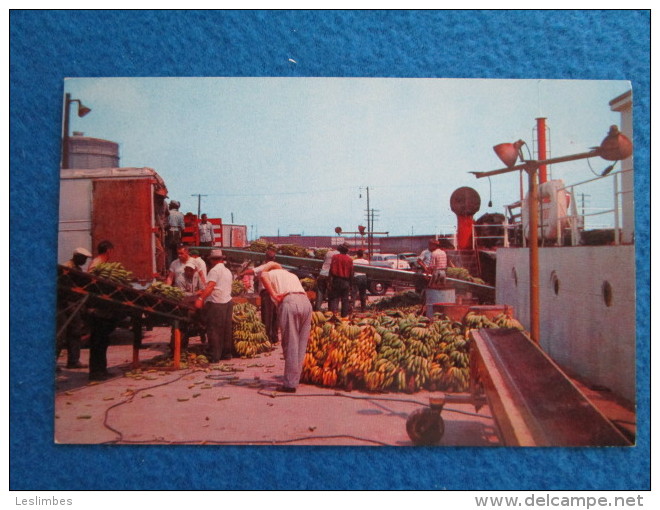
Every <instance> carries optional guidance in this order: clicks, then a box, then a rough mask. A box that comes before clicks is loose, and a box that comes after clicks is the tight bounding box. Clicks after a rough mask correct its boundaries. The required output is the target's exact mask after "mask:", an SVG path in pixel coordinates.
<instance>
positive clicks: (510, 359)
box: [471, 329, 631, 446]
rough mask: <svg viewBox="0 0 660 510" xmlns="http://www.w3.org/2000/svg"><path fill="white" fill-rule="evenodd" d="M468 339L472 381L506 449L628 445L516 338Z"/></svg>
mask: <svg viewBox="0 0 660 510" xmlns="http://www.w3.org/2000/svg"><path fill="white" fill-rule="evenodd" d="M472 338H473V346H472V358H473V360H472V363H471V371H472V377H473V378H474V382H476V386H477V387H481V388H483V391H484V392H485V394H486V397H487V399H488V403H489V406H490V407H491V409H492V412H493V416H494V417H495V420H496V422H497V424H498V428H499V429H500V433H501V435H502V437H503V439H504V441H505V443H506V444H507V445H511V446H513V445H517V446H630V445H631V444H630V442H629V441H628V439H627V438H626V437H625V436H624V435H623V434H622V433H621V432H620V431H619V430H618V429H617V428H616V427H615V426H614V425H613V424H612V423H611V422H610V421H609V420H608V419H607V418H606V417H605V416H604V415H603V414H602V413H601V412H600V411H599V410H598V409H597V408H596V407H595V406H594V405H593V404H592V403H591V402H590V401H589V400H588V399H587V398H586V397H585V395H584V394H583V393H582V392H581V391H580V390H579V389H578V388H577V387H576V386H575V385H574V384H573V383H572V382H571V381H570V379H568V377H566V375H565V374H564V373H563V372H562V371H561V369H560V368H559V367H558V366H557V365H556V364H555V363H554V362H553V361H552V360H551V359H550V358H549V357H548V356H547V355H546V354H545V353H544V352H543V351H542V350H541V349H540V348H539V346H538V345H536V344H535V343H534V342H532V341H531V340H530V339H529V338H527V337H526V336H525V335H523V334H522V333H521V332H519V331H517V330H508V329H480V330H475V331H473V332H472ZM474 387H475V386H473V388H474ZM473 391H474V390H473Z"/></svg>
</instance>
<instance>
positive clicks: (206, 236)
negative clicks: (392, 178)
mask: <svg viewBox="0 0 660 510" xmlns="http://www.w3.org/2000/svg"><path fill="white" fill-rule="evenodd" d="M198 229H199V245H200V246H213V244H214V243H215V234H214V233H213V224H212V223H210V222H209V220H208V218H207V216H206V214H202V220H201V222H200V223H199V225H198Z"/></svg>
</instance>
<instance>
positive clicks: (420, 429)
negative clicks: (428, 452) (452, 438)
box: [406, 408, 445, 446]
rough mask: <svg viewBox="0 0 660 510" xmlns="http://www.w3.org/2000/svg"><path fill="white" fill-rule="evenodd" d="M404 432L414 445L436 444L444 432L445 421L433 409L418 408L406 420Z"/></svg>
mask: <svg viewBox="0 0 660 510" xmlns="http://www.w3.org/2000/svg"><path fill="white" fill-rule="evenodd" d="M406 432H408V437H410V439H411V440H412V442H413V444H414V445H415V446H432V445H435V444H438V443H439V442H440V439H442V435H443V434H444V433H445V422H444V421H443V419H442V417H441V416H440V413H439V412H438V411H434V410H433V409H429V408H426V409H418V410H417V411H415V412H414V413H412V414H411V415H410V416H409V417H408V420H407V421H406Z"/></svg>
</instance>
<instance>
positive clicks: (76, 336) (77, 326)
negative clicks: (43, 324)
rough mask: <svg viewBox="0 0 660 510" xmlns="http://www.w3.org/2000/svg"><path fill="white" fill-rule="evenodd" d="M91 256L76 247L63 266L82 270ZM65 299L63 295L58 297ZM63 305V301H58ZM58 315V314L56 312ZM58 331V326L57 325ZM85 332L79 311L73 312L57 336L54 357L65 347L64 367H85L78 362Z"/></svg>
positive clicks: (86, 251) (57, 356)
mask: <svg viewBox="0 0 660 510" xmlns="http://www.w3.org/2000/svg"><path fill="white" fill-rule="evenodd" d="M90 258H92V254H91V253H90V252H89V251H88V250H86V249H85V248H76V249H75V250H74V251H73V256H72V257H71V259H69V260H68V261H67V262H65V263H64V266H65V267H69V268H71V269H75V270H77V271H82V270H83V265H84V264H85V263H86V262H87V259H90ZM60 299H64V300H66V299H65V298H64V297H62V298H60ZM58 304H60V305H62V306H63V305H64V303H59V302H58ZM58 316H59V314H58ZM58 331H59V327H58ZM84 332H85V323H84V322H83V320H82V317H81V315H80V313H79V312H77V313H76V314H75V316H74V317H72V318H71V319H70V321H69V324H68V325H67V327H66V329H65V330H64V331H63V332H62V335H60V337H59V338H58V343H57V353H56V356H55V359H56V360H57V358H59V357H60V353H61V352H62V349H63V348H65V347H66V351H67V362H66V368H87V365H86V364H85V363H81V362H80V345H81V343H82V336H83V334H84Z"/></svg>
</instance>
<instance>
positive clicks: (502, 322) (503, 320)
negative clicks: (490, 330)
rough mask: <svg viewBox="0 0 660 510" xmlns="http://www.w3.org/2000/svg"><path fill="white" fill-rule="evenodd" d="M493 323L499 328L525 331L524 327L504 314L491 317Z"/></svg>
mask: <svg viewBox="0 0 660 510" xmlns="http://www.w3.org/2000/svg"><path fill="white" fill-rule="evenodd" d="M493 322H494V323H495V324H497V327H499V328H512V329H517V330H519V331H525V327H524V326H523V325H522V324H520V322H518V321H517V320H516V319H514V318H513V317H509V316H508V315H507V314H506V313H501V314H499V315H496V316H495V317H493Z"/></svg>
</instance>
